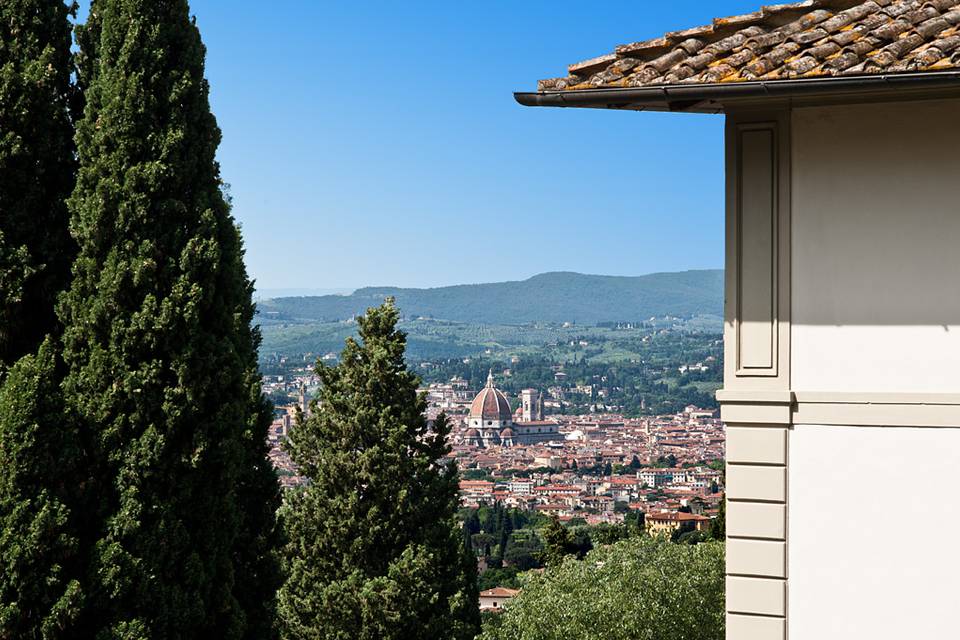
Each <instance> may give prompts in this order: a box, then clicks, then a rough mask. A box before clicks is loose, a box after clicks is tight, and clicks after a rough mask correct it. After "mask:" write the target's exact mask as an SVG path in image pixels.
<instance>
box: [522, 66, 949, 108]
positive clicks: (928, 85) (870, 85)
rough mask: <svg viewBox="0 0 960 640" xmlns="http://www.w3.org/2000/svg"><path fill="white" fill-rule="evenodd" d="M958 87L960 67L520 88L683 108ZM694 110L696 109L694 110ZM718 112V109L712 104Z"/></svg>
mask: <svg viewBox="0 0 960 640" xmlns="http://www.w3.org/2000/svg"><path fill="white" fill-rule="evenodd" d="M949 88H954V89H960V71H937V72H930V71H927V72H918V73H896V74H877V75H863V76H851V77H843V76H840V77H838V76H831V77H827V78H803V79H796V80H757V81H749V82H730V83H717V84H675V85H655V86H649V87H634V88H614V89H578V90H573V91H538V92H516V93H514V94H513V97H514V99H515V100H516V101H517V102H519V103H520V104H522V105H524V106H527V107H581V108H603V109H624V108H630V109H650V110H657V111H685V110H688V109H691V107H694V106H695V105H698V104H700V103H703V102H717V103H722V102H725V101H728V100H738V99H739V100H743V99H758V98H790V97H795V96H816V95H824V96H825V95H844V94H857V93H869V92H874V91H891V90H900V89H902V90H908V89H910V90H919V89H949ZM692 110H694V111H696V110H697V109H692ZM714 111H715V109H714Z"/></svg>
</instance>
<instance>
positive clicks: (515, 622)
mask: <svg viewBox="0 0 960 640" xmlns="http://www.w3.org/2000/svg"><path fill="white" fill-rule="evenodd" d="M723 573H724V555H723V545H722V544H721V543H716V542H709V543H705V544H698V545H696V546H690V545H677V544H672V543H671V542H669V541H667V540H665V539H663V538H660V537H649V536H638V537H633V538H629V539H627V540H624V541H621V542H617V543H615V544H612V545H609V546H605V547H601V548H598V549H595V550H594V551H592V552H591V553H589V554H588V555H587V556H586V558H584V559H583V560H576V559H574V558H572V557H568V558H567V559H566V560H564V562H563V563H562V564H561V565H560V566H556V567H551V568H548V569H547V571H546V572H545V573H544V574H543V575H542V576H532V577H530V578H528V580H527V582H526V584H525V585H524V588H523V591H522V592H521V593H520V595H519V596H517V597H516V598H514V599H513V600H511V601H510V603H509V605H507V607H506V609H505V610H504V612H503V613H502V614H501V615H500V619H499V620H497V621H496V623H491V624H489V625H485V627H484V632H483V634H482V635H481V636H480V638H481V640H570V638H577V639H578V640H636V639H637V638H657V640H690V639H691V638H696V639H697V640H722V639H723V637H724V577H723Z"/></svg>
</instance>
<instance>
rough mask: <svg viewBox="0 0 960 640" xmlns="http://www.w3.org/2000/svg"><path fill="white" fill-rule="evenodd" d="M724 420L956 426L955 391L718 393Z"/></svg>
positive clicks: (959, 420)
mask: <svg viewBox="0 0 960 640" xmlns="http://www.w3.org/2000/svg"><path fill="white" fill-rule="evenodd" d="M717 400H719V402H720V417H721V419H722V420H723V421H724V422H728V423H735V424H743V425H755V426H764V425H769V426H776V427H782V426H783V425H827V426H864V427H930V428H934V427H940V428H960V394H958V393H903V392H896V393H856V392H820V391H793V392H791V391H764V390H757V391H748V390H741V389H736V390H727V389H722V390H720V391H718V392H717Z"/></svg>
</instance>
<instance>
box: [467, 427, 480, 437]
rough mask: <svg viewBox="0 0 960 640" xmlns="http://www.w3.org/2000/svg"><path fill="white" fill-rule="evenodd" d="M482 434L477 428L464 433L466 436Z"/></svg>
mask: <svg viewBox="0 0 960 640" xmlns="http://www.w3.org/2000/svg"><path fill="white" fill-rule="evenodd" d="M479 436H480V432H479V431H477V430H476V429H467V433H466V434H464V437H466V438H477V437H479Z"/></svg>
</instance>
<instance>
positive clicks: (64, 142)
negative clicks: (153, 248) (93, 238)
mask: <svg viewBox="0 0 960 640" xmlns="http://www.w3.org/2000/svg"><path fill="white" fill-rule="evenodd" d="M74 11H75V7H74V6H71V5H69V4H64V2H63V1H62V0H4V2H2V3H0V176H2V179H0V370H2V369H3V368H4V366H9V365H12V364H13V363H14V362H15V361H16V360H17V359H18V358H19V357H20V356H23V355H25V354H27V353H32V352H33V351H34V350H35V349H36V348H37V347H38V346H39V344H40V342H41V341H42V340H43V338H44V336H45V335H46V334H47V333H50V332H53V331H54V329H55V326H56V316H55V314H54V301H55V298H56V295H57V294H58V293H59V292H60V291H61V290H62V289H63V288H65V287H66V284H67V280H68V278H69V274H70V261H71V259H72V257H73V255H74V248H73V247H74V245H73V242H72V240H71V239H70V236H69V233H68V226H67V218H68V213H67V207H66V202H65V201H66V198H67V196H68V195H69V194H70V191H71V189H72V188H73V180H74V169H75V160H74V146H73V124H72V122H71V119H70V113H69V106H70V105H69V102H70V99H71V94H72V91H73V88H72V86H71V82H70V74H71V69H72V62H71V53H70V42H71V27H70V22H69V20H68V18H69V16H70V15H71V14H72V13H73V12H74Z"/></svg>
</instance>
